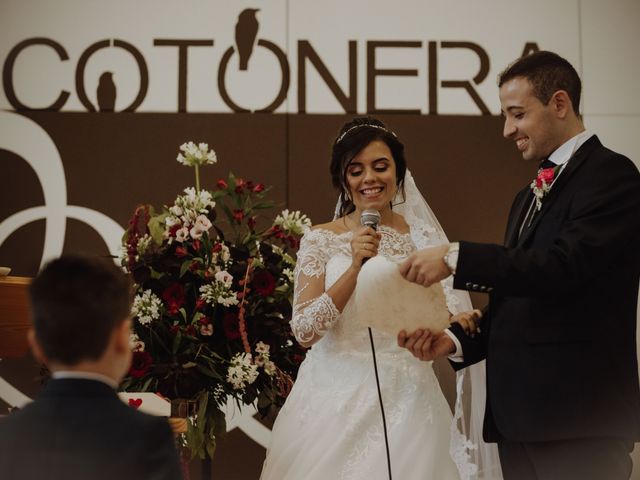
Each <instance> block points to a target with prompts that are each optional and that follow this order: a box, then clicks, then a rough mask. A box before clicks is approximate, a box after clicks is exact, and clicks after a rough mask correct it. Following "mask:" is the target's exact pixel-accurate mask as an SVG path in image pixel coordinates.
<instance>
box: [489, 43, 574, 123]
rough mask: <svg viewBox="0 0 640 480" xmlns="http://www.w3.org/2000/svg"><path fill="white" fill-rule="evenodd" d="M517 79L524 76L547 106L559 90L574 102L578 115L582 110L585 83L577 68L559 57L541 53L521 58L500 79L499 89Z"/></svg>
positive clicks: (537, 96)
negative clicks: (582, 81)
mask: <svg viewBox="0 0 640 480" xmlns="http://www.w3.org/2000/svg"><path fill="white" fill-rule="evenodd" d="M516 77H524V78H526V79H527V80H529V83H531V86H532V87H533V94H534V95H535V96H536V98H537V99H538V100H540V101H541V102H542V103H543V104H544V105H547V104H548V103H549V100H551V96H552V95H553V94H554V93H555V92H557V91H558V90H564V91H565V92H567V95H569V98H570V99H571V104H572V106H573V111H574V112H575V114H576V115H580V114H579V110H580V94H581V90H582V83H581V82H580V77H579V76H578V72H576V70H575V68H573V66H572V65H571V64H570V63H569V62H568V61H567V60H565V59H564V58H562V57H561V56H560V55H558V54H556V53H553V52H547V51H544V50H542V51H539V52H535V53H532V54H530V55H526V56H524V57H522V58H519V59H518V60H516V61H515V62H514V63H512V64H511V65H509V66H508V67H507V68H506V69H505V70H504V71H503V72H502V73H501V74H500V75H499V76H498V87H502V85H503V84H504V83H506V82H508V81H509V80H512V79H514V78H516Z"/></svg>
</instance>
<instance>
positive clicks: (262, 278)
mask: <svg viewBox="0 0 640 480" xmlns="http://www.w3.org/2000/svg"><path fill="white" fill-rule="evenodd" d="M251 284H252V285H253V288H255V289H256V292H258V294H260V295H262V296H263V297H268V296H269V295H271V294H272V293H273V291H274V290H275V289H276V279H275V278H273V275H271V274H270V273H269V272H267V271H266V270H261V271H259V272H257V273H256V274H255V275H254V276H253V281H252V282H251Z"/></svg>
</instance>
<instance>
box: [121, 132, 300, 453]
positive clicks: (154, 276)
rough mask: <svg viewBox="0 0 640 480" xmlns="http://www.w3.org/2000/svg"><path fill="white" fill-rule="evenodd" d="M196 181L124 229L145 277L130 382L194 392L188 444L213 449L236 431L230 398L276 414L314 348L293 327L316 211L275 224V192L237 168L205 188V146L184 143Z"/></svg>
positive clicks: (128, 253) (139, 290)
mask: <svg viewBox="0 0 640 480" xmlns="http://www.w3.org/2000/svg"><path fill="white" fill-rule="evenodd" d="M177 160H178V162H180V163H182V164H184V165H187V166H191V167H194V168H195V173H196V186H195V187H189V188H186V189H185V190H184V192H183V194H182V195H178V197H177V198H176V200H175V202H174V203H173V205H171V206H168V207H167V206H165V207H164V208H163V210H162V212H160V213H156V212H155V211H154V209H153V207H152V206H150V205H142V206H139V207H138V208H137V209H136V211H135V213H134V215H133V217H132V219H131V221H130V223H129V227H128V229H127V231H126V233H125V235H124V237H123V257H122V259H121V262H122V266H123V267H124V268H125V269H126V270H127V271H128V272H130V273H131V275H132V276H133V279H134V281H135V284H136V296H135V299H134V303H133V312H132V313H133V316H134V326H133V333H132V339H131V344H132V349H133V361H132V365H131V369H130V371H129V373H128V375H127V377H126V378H125V379H124V380H123V383H122V385H121V387H122V389H123V390H127V391H153V392H158V393H160V394H162V395H163V396H165V397H167V398H169V399H171V400H172V401H180V400H186V401H189V402H190V403H191V404H192V405H195V409H194V410H193V411H191V412H189V418H190V421H189V428H188V431H187V433H186V434H185V435H184V436H183V438H182V441H183V445H184V446H185V447H186V448H187V449H188V450H189V451H190V452H191V454H192V456H196V455H197V456H199V457H200V458H205V456H207V455H208V456H209V457H213V453H214V450H215V444H216V438H217V437H218V436H219V435H220V434H222V433H224V432H225V431H226V425H225V418H224V414H223V412H222V410H221V407H222V406H223V405H224V404H225V403H226V402H227V401H230V400H231V401H236V402H237V404H238V405H239V406H240V407H241V406H242V405H249V404H256V406H257V408H258V411H260V412H261V413H263V414H266V413H267V412H268V411H269V409H270V408H271V407H272V406H281V405H282V404H283V402H284V399H285V398H286V396H287V394H288V392H289V390H290V388H291V385H292V382H293V379H294V378H295V375H296V373H297V369H298V367H299V365H300V362H301V361H302V359H303V358H304V349H303V348H302V347H300V346H299V345H298V344H297V343H296V342H295V340H294V338H293V335H292V333H291V330H290V327H289V319H290V316H291V301H292V292H293V285H292V280H293V269H294V267H295V259H294V257H293V256H292V254H291V253H290V251H291V250H292V249H295V248H296V247H297V246H298V243H299V238H300V236H301V235H302V232H303V229H304V227H305V226H307V225H310V221H309V219H308V218H307V217H306V216H305V215H303V214H301V213H300V212H289V211H287V210H285V211H283V212H282V213H280V214H279V215H278V216H277V217H276V218H275V220H274V221H273V222H272V223H271V225H269V226H268V227H266V228H259V224H262V223H264V221H263V220H261V219H260V217H259V212H260V211H262V210H265V209H268V208H271V207H272V203H270V202H268V201H266V200H265V198H264V197H265V194H266V193H267V192H268V191H269V188H267V187H265V186H264V185H263V184H261V183H253V182H251V181H245V180H243V179H241V178H237V177H235V176H234V175H233V174H229V176H228V178H227V179H220V180H218V182H217V184H216V189H215V190H214V191H209V190H204V189H200V177H199V168H200V167H201V166H204V165H207V164H212V163H216V161H217V158H216V154H215V153H214V152H213V150H210V149H209V147H208V145H207V144H204V143H200V144H198V145H196V144H194V143H192V142H189V143H185V144H184V145H182V146H181V147H180V154H179V155H178V157H177Z"/></svg>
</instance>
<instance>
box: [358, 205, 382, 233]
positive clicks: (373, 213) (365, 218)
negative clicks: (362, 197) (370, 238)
mask: <svg viewBox="0 0 640 480" xmlns="http://www.w3.org/2000/svg"><path fill="white" fill-rule="evenodd" d="M379 223H380V212H379V211H377V210H373V209H372V208H370V209H367V210H363V211H362V213H361V214H360V225H362V226H365V227H371V228H373V229H374V230H377V229H378V224H379Z"/></svg>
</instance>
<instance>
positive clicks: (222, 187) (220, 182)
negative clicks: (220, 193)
mask: <svg viewBox="0 0 640 480" xmlns="http://www.w3.org/2000/svg"><path fill="white" fill-rule="evenodd" d="M216 185H217V187H218V188H219V189H220V190H225V189H226V188H229V185H227V182H225V181H224V180H223V179H222V178H221V179H220V180H218V181H217V182H216Z"/></svg>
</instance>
